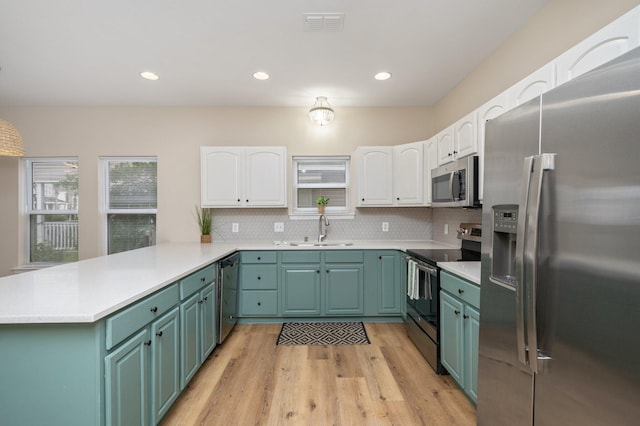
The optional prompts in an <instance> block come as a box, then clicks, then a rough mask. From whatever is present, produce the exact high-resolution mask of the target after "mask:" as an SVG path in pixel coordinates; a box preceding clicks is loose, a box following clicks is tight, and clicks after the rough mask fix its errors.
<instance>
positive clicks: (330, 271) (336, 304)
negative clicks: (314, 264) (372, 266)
mask: <svg viewBox="0 0 640 426" xmlns="http://www.w3.org/2000/svg"><path fill="white" fill-rule="evenodd" d="M362 270H363V267H362V265H344V264H340V265H337V264H336V265H331V264H327V265H326V268H325V277H324V279H325V282H324V285H325V289H326V292H325V295H326V302H325V313H326V314H328V315H362V313H363V312H364V290H363V288H364V279H363V273H362Z"/></svg>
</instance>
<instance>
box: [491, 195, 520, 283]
mask: <svg viewBox="0 0 640 426" xmlns="http://www.w3.org/2000/svg"><path fill="white" fill-rule="evenodd" d="M492 213H493V220H492V227H491V228H492V229H491V230H492V239H493V241H492V249H493V253H491V279H492V280H493V281H495V282H497V283H498V284H503V285H507V286H509V287H514V286H515V285H516V271H515V266H516V233H517V230H518V205H517V204H501V205H495V206H493V207H492Z"/></svg>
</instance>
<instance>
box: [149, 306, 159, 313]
mask: <svg viewBox="0 0 640 426" xmlns="http://www.w3.org/2000/svg"><path fill="white" fill-rule="evenodd" d="M150 311H151V312H153V313H154V314H155V313H156V312H158V307H157V306H154V307H153V308H151V309H150Z"/></svg>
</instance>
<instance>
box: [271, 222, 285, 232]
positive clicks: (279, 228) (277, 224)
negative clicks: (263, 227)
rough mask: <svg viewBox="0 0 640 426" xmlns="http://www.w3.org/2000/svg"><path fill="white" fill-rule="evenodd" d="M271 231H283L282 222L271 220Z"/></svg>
mask: <svg viewBox="0 0 640 426" xmlns="http://www.w3.org/2000/svg"><path fill="white" fill-rule="evenodd" d="M273 232H284V223H283V222H273Z"/></svg>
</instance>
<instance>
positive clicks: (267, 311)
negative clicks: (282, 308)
mask: <svg viewBox="0 0 640 426" xmlns="http://www.w3.org/2000/svg"><path fill="white" fill-rule="evenodd" d="M277 258H278V256H277V252H275V251H243V252H241V253H240V286H239V289H238V290H239V292H240V293H239V295H238V313H239V316H240V317H275V316H277V315H278V265H277Z"/></svg>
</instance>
